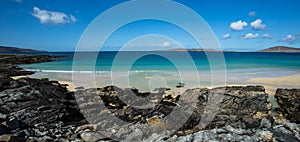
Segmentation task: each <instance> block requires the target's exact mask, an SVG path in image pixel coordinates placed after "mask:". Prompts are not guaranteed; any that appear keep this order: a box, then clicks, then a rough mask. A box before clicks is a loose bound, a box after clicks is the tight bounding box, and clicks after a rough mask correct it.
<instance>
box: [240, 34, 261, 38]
mask: <svg viewBox="0 0 300 142" xmlns="http://www.w3.org/2000/svg"><path fill="white" fill-rule="evenodd" d="M258 36H259V34H253V33H248V34H245V35H243V36H241V38H243V39H251V38H257V37H258Z"/></svg>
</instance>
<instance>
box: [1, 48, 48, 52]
mask: <svg viewBox="0 0 300 142" xmlns="http://www.w3.org/2000/svg"><path fill="white" fill-rule="evenodd" d="M9 52H10V53H11V52H16V53H20V52H47V51H45V50H33V49H26V48H17V47H8V46H0V53H9Z"/></svg>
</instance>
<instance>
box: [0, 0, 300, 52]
mask: <svg viewBox="0 0 300 142" xmlns="http://www.w3.org/2000/svg"><path fill="white" fill-rule="evenodd" d="M123 2H126V1H124V0H89V1H86V0H76V1H70V0H1V2H0V16H1V20H0V45H2V46H13V47H22V48H31V49H39V50H48V51H75V50H76V46H77V44H78V42H79V41H80V39H81V36H82V34H83V32H84V31H85V30H86V28H87V27H88V26H89V25H90V24H91V23H92V22H93V21H94V19H95V18H96V17H97V16H99V15H100V14H102V13H103V12H105V11H107V10H109V9H110V8H111V7H113V6H116V5H118V4H120V3H123ZM175 2H178V3H180V4H182V5H184V6H186V7H188V8H190V9H192V10H194V11H195V12H196V13H197V14H199V15H200V16H201V17H202V18H203V19H204V20H205V21H206V23H207V24H208V25H209V26H210V28H211V30H212V31H213V32H214V34H215V36H216V38H217V39H218V40H219V43H220V45H221V47H222V49H224V50H234V51H256V50H261V49H265V48H268V47H272V46H278V45H282V46H291V47H298V48H300V26H299V25H300V8H299V6H300V1H299V0H226V1H221V0H176V1H175ZM174 10H176V9H174ZM141 11H143V9H141ZM136 12H137V13H139V12H140V11H136ZM123 15H126V14H125V13H120V17H122V16H123ZM168 16H170V17H174V16H176V15H168ZM120 17H111V18H120ZM177 18H178V19H180V20H182V21H184V20H185V17H177ZM185 22H193V21H185ZM199 32H201V31H199ZM98 34H101V33H98ZM96 39H97V36H96V37H95V40H96ZM179 45H180V46H179ZM104 46H105V48H103V49H104V50H119V49H120V47H123V46H131V47H133V48H132V50H156V49H169V48H175V47H176V48H177V47H183V48H199V45H198V44H197V42H195V41H194V40H193V38H192V37H191V36H190V35H189V34H188V33H187V32H186V31H184V30H183V29H181V28H180V27H178V26H176V25H174V24H172V23H167V22H165V21H159V20H143V21H136V22H132V23H129V24H127V25H124V26H123V27H121V28H120V29H117V30H116V31H114V32H113V34H112V35H111V36H110V37H109V38H108V39H107V40H106V42H105V44H104Z"/></svg>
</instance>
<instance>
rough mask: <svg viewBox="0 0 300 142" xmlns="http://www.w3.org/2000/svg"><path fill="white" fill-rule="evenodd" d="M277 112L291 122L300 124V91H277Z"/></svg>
mask: <svg viewBox="0 0 300 142" xmlns="http://www.w3.org/2000/svg"><path fill="white" fill-rule="evenodd" d="M275 98H276V99H277V103H278V105H279V112H280V113H282V114H283V116H284V117H286V118H287V119H289V120H291V121H292V122H296V123H300V89H277V91H276V94H275Z"/></svg>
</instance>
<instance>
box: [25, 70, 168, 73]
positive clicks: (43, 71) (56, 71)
mask: <svg viewBox="0 0 300 142" xmlns="http://www.w3.org/2000/svg"><path fill="white" fill-rule="evenodd" d="M25 70H26V71H33V72H42V73H82V74H91V73H96V74H104V73H111V72H128V71H74V70H43V69H25ZM157 72H164V71H159V70H132V71H129V73H133V74H134V73H157Z"/></svg>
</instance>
